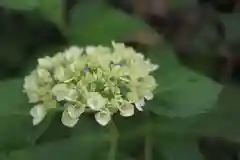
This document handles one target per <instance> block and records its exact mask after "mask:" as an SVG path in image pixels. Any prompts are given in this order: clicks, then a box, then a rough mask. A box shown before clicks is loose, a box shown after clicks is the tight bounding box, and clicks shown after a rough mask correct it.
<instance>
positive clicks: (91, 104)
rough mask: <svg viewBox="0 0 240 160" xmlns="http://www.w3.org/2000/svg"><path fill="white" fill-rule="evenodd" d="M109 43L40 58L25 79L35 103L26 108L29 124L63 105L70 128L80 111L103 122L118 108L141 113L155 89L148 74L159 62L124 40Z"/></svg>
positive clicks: (122, 111)
mask: <svg viewBox="0 0 240 160" xmlns="http://www.w3.org/2000/svg"><path fill="white" fill-rule="evenodd" d="M112 46H113V47H112V48H110V47H104V46H88V47H86V48H85V49H83V48H79V47H77V46H72V47H70V48H69V49H67V50H65V51H64V52H63V53H57V54H56V55H55V56H53V57H48V56H47V57H44V58H40V59H39V60H38V65H37V67H36V69H35V70H34V71H32V72H31V73H30V75H28V76H26V78H25V83H24V92H25V93H26V94H27V96H28V98H29V102H30V103H34V104H35V105H34V107H33V108H32V109H31V110H30V114H31V115H32V117H33V124H34V125H37V124H39V123H40V122H41V121H42V120H43V119H44V117H45V116H46V115H47V113H48V112H49V110H50V109H53V108H56V107H62V109H63V113H62V123H63V124H64V125H66V126H68V127H73V126H75V125H76V124H77V122H78V121H79V120H80V117H81V115H82V114H84V112H89V111H90V112H93V113H94V114H95V119H96V121H97V122H98V123H99V124H100V125H103V126H105V125H107V124H108V122H109V121H110V120H111V117H112V115H113V114H115V113H116V112H119V114H120V115H121V116H124V117H129V116H132V115H133V114H134V113H135V108H136V109H137V110H139V111H143V110H144V108H143V106H144V105H145V103H146V100H151V99H153V90H154V89H155V88H156V87H157V83H156V81H155V79H154V77H153V76H151V75H150V74H151V72H153V71H155V70H156V69H158V65H156V64H152V63H151V62H150V60H149V59H145V58H144V56H143V55H142V54H140V53H137V52H136V51H134V49H132V48H130V47H126V46H125V45H124V44H122V43H115V42H113V43H112ZM56 103H58V104H60V105H56ZM62 104H63V105H62ZM60 110H61V109H60Z"/></svg>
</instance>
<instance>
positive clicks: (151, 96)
mask: <svg viewBox="0 0 240 160" xmlns="http://www.w3.org/2000/svg"><path fill="white" fill-rule="evenodd" d="M153 97H154V95H153V93H152V92H149V93H147V94H146V95H145V96H144V98H146V100H152V99H153Z"/></svg>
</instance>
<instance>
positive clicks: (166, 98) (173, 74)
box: [148, 47, 222, 117]
mask: <svg viewBox="0 0 240 160" xmlns="http://www.w3.org/2000/svg"><path fill="white" fill-rule="evenodd" d="M168 49H169V51H166V49H164V50H163V49H159V50H156V51H154V53H152V55H153V54H154V57H152V59H153V61H154V62H155V63H158V64H159V65H160V66H161V67H160V69H159V70H158V71H157V72H156V73H154V74H155V75H156V77H157V81H158V83H159V87H158V89H157V91H156V96H155V100H153V101H150V102H149V105H148V106H149V109H150V110H151V111H153V112H154V113H157V114H159V115H166V116H169V117H188V116H194V115H197V114H200V113H203V112H206V111H207V110H208V109H210V108H211V107H213V106H214V105H215V102H216V101H217V99H218V95H219V93H220V92H221V90H222V86H221V85H219V84H218V83H216V82H214V81H212V80H210V79H209V78H207V77H205V76H203V75H200V74H197V73H195V72H193V71H191V70H189V69H187V68H185V67H182V66H181V65H179V64H178V63H177V61H176V58H174V54H173V53H172V49H171V48H170V47H168ZM157 52H158V53H157ZM169 54H170V55H169ZM156 57H158V59H157V58H156ZM167 62H168V63H167ZM173 64H174V65H173Z"/></svg>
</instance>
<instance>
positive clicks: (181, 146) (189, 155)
mask: <svg viewBox="0 0 240 160" xmlns="http://www.w3.org/2000/svg"><path fill="white" fill-rule="evenodd" d="M154 142H155V147H156V148H158V151H159V152H160V153H162V155H163V157H164V160H193V159H194V160H204V157H203V155H202V154H201V153H200V151H199V149H198V142H197V139H196V138H192V137H180V136H174V135H164V136H160V135H157V137H156V138H155V139H154Z"/></svg>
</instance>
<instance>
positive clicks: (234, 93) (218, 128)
mask: <svg viewBox="0 0 240 160" xmlns="http://www.w3.org/2000/svg"><path fill="white" fill-rule="evenodd" d="M239 95H240V86H239V85H233V84H230V85H227V86H226V87H225V88H224V89H223V91H222V93H221V94H220V97H219V101H218V103H217V104H218V105H217V107H216V108H214V110H213V111H212V112H210V113H208V114H207V115H204V116H202V117H201V119H200V120H199V122H198V123H196V127H195V130H198V131H201V132H202V134H204V135H207V136H211V137H216V136H217V137H223V138H225V139H229V140H232V141H236V142H240V136H239V135H240V129H239V120H240V118H239V113H240V106H239V104H240V99H239Z"/></svg>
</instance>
